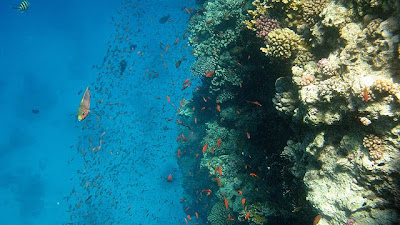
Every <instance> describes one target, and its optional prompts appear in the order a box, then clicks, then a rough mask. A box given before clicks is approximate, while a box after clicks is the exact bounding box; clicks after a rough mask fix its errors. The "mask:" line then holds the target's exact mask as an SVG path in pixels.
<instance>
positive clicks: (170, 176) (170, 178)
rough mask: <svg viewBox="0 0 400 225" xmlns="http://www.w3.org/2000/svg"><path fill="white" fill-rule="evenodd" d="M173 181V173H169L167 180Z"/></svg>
mask: <svg viewBox="0 0 400 225" xmlns="http://www.w3.org/2000/svg"><path fill="white" fill-rule="evenodd" d="M171 181H172V175H171V174H170V175H168V178H167V182H171Z"/></svg>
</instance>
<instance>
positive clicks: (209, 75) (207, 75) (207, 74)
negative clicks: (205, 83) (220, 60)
mask: <svg viewBox="0 0 400 225" xmlns="http://www.w3.org/2000/svg"><path fill="white" fill-rule="evenodd" d="M214 73H215V70H213V71H211V72H208V73H206V77H211V75H213V74H214Z"/></svg>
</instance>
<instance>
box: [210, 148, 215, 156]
mask: <svg viewBox="0 0 400 225" xmlns="http://www.w3.org/2000/svg"><path fill="white" fill-rule="evenodd" d="M210 152H211V154H213V155H214V148H213V147H211V151H210Z"/></svg>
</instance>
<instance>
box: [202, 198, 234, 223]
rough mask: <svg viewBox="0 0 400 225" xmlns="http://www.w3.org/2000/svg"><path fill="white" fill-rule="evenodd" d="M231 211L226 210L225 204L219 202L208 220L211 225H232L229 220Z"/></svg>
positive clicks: (212, 209)
mask: <svg viewBox="0 0 400 225" xmlns="http://www.w3.org/2000/svg"><path fill="white" fill-rule="evenodd" d="M228 214H229V210H228V209H226V208H225V205H224V203H223V202H217V203H216V204H215V205H214V206H213V207H212V208H211V212H210V214H209V215H208V217H207V220H208V221H209V222H210V223H211V224H215V225H225V224H232V223H231V221H230V220H228Z"/></svg>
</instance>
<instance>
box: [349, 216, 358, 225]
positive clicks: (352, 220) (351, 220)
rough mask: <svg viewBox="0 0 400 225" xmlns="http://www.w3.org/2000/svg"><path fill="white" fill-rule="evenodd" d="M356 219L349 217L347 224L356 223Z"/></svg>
mask: <svg viewBox="0 0 400 225" xmlns="http://www.w3.org/2000/svg"><path fill="white" fill-rule="evenodd" d="M355 224H356V221H355V220H354V219H352V218H347V225H355Z"/></svg>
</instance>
